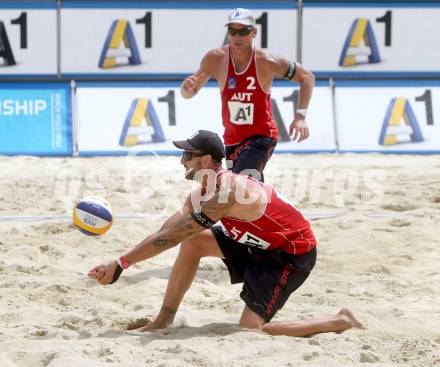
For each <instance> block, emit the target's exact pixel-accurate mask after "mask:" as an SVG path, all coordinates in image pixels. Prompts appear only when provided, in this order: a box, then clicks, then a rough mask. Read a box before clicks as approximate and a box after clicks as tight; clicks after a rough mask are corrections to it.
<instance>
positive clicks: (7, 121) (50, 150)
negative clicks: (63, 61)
mask: <svg viewBox="0 0 440 367" xmlns="http://www.w3.org/2000/svg"><path fill="white" fill-rule="evenodd" d="M0 154H31V155H71V154H72V120H71V97H70V87H69V85H68V84H60V83H53V84H37V83H35V84H31V85H24V84H0Z"/></svg>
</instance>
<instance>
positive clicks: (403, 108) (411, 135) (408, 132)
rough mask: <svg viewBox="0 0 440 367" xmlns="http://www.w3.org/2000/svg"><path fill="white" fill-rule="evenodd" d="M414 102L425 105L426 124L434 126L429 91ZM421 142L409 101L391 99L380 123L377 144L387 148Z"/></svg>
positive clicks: (420, 132)
mask: <svg viewBox="0 0 440 367" xmlns="http://www.w3.org/2000/svg"><path fill="white" fill-rule="evenodd" d="M415 100H416V101H417V102H424V103H425V107H426V124H427V125H434V118H433V113H432V94H431V90H429V89H427V90H426V91H425V93H423V95H421V96H419V97H416V98H415ZM422 141H424V138H423V134H422V130H421V129H420V124H419V120H418V119H417V116H416V114H415V113H414V110H413V108H412V106H411V102H410V100H409V99H407V98H403V97H397V98H393V99H392V100H391V101H390V103H389V105H388V108H387V111H386V114H385V118H384V120H383V123H382V129H381V132H380V136H379V144H380V145H382V146H389V145H395V144H398V143H408V142H409V143H418V142H422Z"/></svg>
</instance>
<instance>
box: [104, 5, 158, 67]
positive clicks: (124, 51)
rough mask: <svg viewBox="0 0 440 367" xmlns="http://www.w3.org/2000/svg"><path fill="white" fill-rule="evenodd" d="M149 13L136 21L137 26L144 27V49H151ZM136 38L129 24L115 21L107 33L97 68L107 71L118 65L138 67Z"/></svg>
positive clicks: (138, 55)
mask: <svg viewBox="0 0 440 367" xmlns="http://www.w3.org/2000/svg"><path fill="white" fill-rule="evenodd" d="M151 17H152V16H151V12H147V13H146V14H145V16H144V17H142V18H139V19H136V23H137V24H144V25H145V45H144V46H145V48H151ZM141 63H142V61H141V57H140V54H139V49H138V45H137V42H136V37H135V35H134V32H133V30H132V28H131V25H130V22H129V21H128V20H126V19H116V20H114V21H113V22H112V24H111V26H110V29H109V31H108V34H107V37H106V40H105V42H104V46H103V49H102V52H101V57H100V58H99V64H98V66H99V67H100V68H101V69H109V68H113V67H115V66H118V65H140V64H141Z"/></svg>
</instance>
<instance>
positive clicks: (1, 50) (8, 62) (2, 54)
mask: <svg viewBox="0 0 440 367" xmlns="http://www.w3.org/2000/svg"><path fill="white" fill-rule="evenodd" d="M10 24H11V25H15V26H18V27H19V32H20V45H19V47H20V48H22V49H26V48H27V13H26V12H23V13H21V14H20V16H19V17H18V18H15V19H11V21H10ZM0 58H1V59H2V61H3V62H2V63H0V66H12V65H15V64H16V61H15V57H14V51H13V49H12V47H11V42H10V41H9V36H8V31H7V30H6V25H5V23H4V22H3V21H0Z"/></svg>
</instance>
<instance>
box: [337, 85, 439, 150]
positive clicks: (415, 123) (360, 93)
mask: <svg viewBox="0 0 440 367" xmlns="http://www.w3.org/2000/svg"><path fill="white" fill-rule="evenodd" d="M387 84H388V86H387ZM399 84H400V86H399ZM439 101H440V82H438V81H433V82H430V81H426V82H422V81H419V82H406V83H405V82H378V81H370V82H367V81H365V82H357V83H356V82H349V81H347V82H337V83H336V111H337V123H338V124H337V125H338V140H339V147H340V150H341V151H358V152H359V151H380V152H440V103H439Z"/></svg>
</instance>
